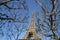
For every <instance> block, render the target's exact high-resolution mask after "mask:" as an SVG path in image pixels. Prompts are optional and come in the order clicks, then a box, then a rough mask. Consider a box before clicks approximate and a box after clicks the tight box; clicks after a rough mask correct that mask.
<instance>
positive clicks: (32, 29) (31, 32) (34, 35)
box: [24, 13, 41, 40]
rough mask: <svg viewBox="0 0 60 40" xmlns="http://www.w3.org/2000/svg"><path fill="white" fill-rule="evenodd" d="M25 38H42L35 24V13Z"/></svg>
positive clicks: (39, 39) (36, 39)
mask: <svg viewBox="0 0 60 40" xmlns="http://www.w3.org/2000/svg"><path fill="white" fill-rule="evenodd" d="M24 39H34V40H41V38H39V37H38V35H37V31H36V28H35V24H34V13H33V14H32V18H31V22H30V26H29V28H28V30H27V32H26V35H25V36H24Z"/></svg>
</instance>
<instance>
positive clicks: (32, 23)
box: [30, 13, 35, 28]
mask: <svg viewBox="0 0 60 40" xmlns="http://www.w3.org/2000/svg"><path fill="white" fill-rule="evenodd" d="M34 27H35V23H34V13H33V14H32V18H31V22H30V28H34Z"/></svg>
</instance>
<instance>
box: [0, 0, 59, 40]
mask: <svg viewBox="0 0 60 40" xmlns="http://www.w3.org/2000/svg"><path fill="white" fill-rule="evenodd" d="M26 1H27V5H28V8H29V11H28V15H29V19H28V23H27V24H26V26H27V28H28V27H29V23H30V21H31V15H32V13H34V12H36V11H38V12H39V13H40V18H41V20H44V19H43V15H42V11H41V8H40V7H39V5H37V3H36V2H35V0H26ZM40 1H41V2H42V3H44V5H45V6H47V7H46V10H47V11H49V12H50V11H51V7H52V6H51V4H50V3H49V2H48V1H47V0H40ZM0 2H1V0H0ZM59 2H60V1H59ZM8 5H12V4H10V3H8ZM14 7H16V5H15V6H14ZM0 8H1V9H2V10H0V12H1V13H5V14H7V15H9V16H10V17H13V16H12V15H11V14H10V13H12V14H13V13H15V14H16V13H17V14H16V15H19V13H20V12H22V13H21V14H22V15H20V16H21V18H22V17H24V14H26V13H25V11H22V10H11V11H10V12H8V10H7V9H6V7H5V6H0ZM28 15H27V16H28ZM8 24H9V23H6V24H5V26H8ZM11 24H12V25H11ZM11 24H10V25H11V26H13V27H14V25H13V24H14V23H13V22H12V23H11ZM16 24H17V25H18V26H21V25H19V23H16ZM13 27H11V28H12V29H13ZM3 31H4V33H5V32H7V31H6V29H4V30H3ZM25 33H26V31H23V32H22V33H21V35H20V36H19V38H23V37H24V35H25ZM41 37H42V38H43V40H48V38H47V39H46V37H44V36H42V35H41ZM12 39H13V38H12ZM0 40H7V39H6V35H5V36H4V37H0Z"/></svg>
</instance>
